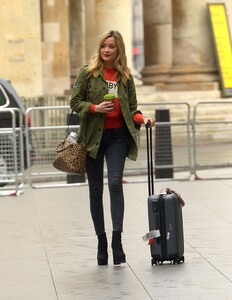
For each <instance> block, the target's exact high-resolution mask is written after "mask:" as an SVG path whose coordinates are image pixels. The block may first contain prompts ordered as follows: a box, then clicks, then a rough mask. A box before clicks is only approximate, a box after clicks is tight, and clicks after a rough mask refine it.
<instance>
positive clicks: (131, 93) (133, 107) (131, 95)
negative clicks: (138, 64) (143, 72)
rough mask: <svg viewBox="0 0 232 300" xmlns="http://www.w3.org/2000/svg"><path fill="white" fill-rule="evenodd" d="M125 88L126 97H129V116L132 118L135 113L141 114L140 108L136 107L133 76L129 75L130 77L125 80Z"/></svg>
mask: <svg viewBox="0 0 232 300" xmlns="http://www.w3.org/2000/svg"><path fill="white" fill-rule="evenodd" d="M127 90H128V98H129V109H130V113H131V117H132V118H133V117H134V115H135V114H142V113H141V111H140V110H138V108H137V105H138V104H137V96H136V90H135V84H134V79H133V76H132V75H131V76H130V79H129V80H128V82H127Z"/></svg>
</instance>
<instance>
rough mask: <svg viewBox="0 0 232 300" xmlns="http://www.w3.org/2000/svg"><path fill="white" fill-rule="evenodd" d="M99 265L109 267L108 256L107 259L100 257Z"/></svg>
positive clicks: (98, 259)
mask: <svg viewBox="0 0 232 300" xmlns="http://www.w3.org/2000/svg"><path fill="white" fill-rule="evenodd" d="M97 263H98V265H99V266H106V265H108V255H107V256H105V257H98V258H97Z"/></svg>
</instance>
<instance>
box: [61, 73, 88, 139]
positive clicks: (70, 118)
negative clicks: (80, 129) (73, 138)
mask: <svg viewBox="0 0 232 300" xmlns="http://www.w3.org/2000/svg"><path fill="white" fill-rule="evenodd" d="M90 87H91V85H90V79H89V78H87V101H89V93H90ZM73 113H74V110H72V111H71V114H70V117H69V120H68V127H67V130H66V138H67V137H68V135H69V126H70V125H71V120H72V116H73ZM85 133H86V124H85V131H84V139H85Z"/></svg>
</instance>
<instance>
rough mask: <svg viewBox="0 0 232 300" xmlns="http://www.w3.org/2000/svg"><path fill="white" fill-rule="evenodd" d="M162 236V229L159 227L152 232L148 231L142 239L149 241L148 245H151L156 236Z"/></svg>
mask: <svg viewBox="0 0 232 300" xmlns="http://www.w3.org/2000/svg"><path fill="white" fill-rule="evenodd" d="M158 237H160V231H159V229H157V230H151V231H150V232H148V233H146V234H145V235H144V236H143V237H142V239H143V240H144V241H145V242H147V241H148V245H151V244H152V243H153V241H154V239H155V238H158Z"/></svg>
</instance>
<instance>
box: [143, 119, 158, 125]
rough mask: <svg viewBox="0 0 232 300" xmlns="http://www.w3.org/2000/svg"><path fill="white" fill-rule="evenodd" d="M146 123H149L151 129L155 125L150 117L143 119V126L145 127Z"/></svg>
mask: <svg viewBox="0 0 232 300" xmlns="http://www.w3.org/2000/svg"><path fill="white" fill-rule="evenodd" d="M148 122H150V123H151V127H153V126H154V125H155V119H154V118H150V117H143V124H144V125H146V124H147V123H148Z"/></svg>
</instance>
